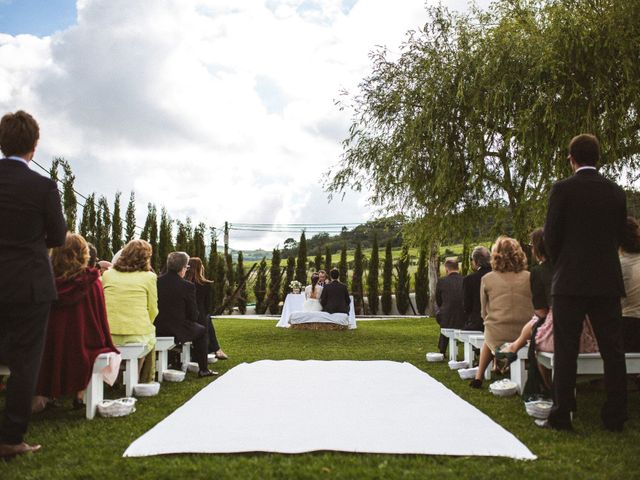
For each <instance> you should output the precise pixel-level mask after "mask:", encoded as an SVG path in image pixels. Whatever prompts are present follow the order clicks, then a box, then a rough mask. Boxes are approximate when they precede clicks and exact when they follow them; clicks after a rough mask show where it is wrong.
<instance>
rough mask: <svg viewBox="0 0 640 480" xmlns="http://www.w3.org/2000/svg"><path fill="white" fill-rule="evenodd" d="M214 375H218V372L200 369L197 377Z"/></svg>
mask: <svg viewBox="0 0 640 480" xmlns="http://www.w3.org/2000/svg"><path fill="white" fill-rule="evenodd" d="M214 375H218V372H214V371H213V370H200V371H199V372H198V377H199V378H203V377H213V376H214Z"/></svg>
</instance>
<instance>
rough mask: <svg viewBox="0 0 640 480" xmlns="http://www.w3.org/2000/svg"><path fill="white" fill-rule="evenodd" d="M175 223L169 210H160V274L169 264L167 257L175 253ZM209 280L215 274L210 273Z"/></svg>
mask: <svg viewBox="0 0 640 480" xmlns="http://www.w3.org/2000/svg"><path fill="white" fill-rule="evenodd" d="M172 225H173V221H172V220H171V218H170V217H169V214H168V213H167V209H166V208H164V207H162V209H161V210H160V231H159V232H158V267H159V270H158V271H159V272H161V271H163V270H164V267H165V265H166V264H167V257H168V256H169V253H171V252H172V251H173V241H172V233H171V228H172ZM207 273H208V277H207V278H213V277H214V272H212V271H208V272H207Z"/></svg>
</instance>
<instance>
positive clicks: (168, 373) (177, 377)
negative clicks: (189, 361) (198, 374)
mask: <svg viewBox="0 0 640 480" xmlns="http://www.w3.org/2000/svg"><path fill="white" fill-rule="evenodd" d="M185 375H186V374H185V372H183V371H182V370H165V371H164V372H163V374H162V378H163V379H164V380H166V381H167V382H181V381H183V380H184V377H185Z"/></svg>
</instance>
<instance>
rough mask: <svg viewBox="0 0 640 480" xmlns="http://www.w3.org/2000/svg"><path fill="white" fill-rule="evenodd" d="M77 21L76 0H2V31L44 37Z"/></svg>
mask: <svg viewBox="0 0 640 480" xmlns="http://www.w3.org/2000/svg"><path fill="white" fill-rule="evenodd" d="M75 23H76V2H75V0H0V32H1V33H8V34H9V35H19V34H23V33H28V34H31V35H37V36H39V37H44V36H47V35H51V34H52V33H54V32H56V31H58V30H64V29H65V28H68V27H70V26H71V25H75Z"/></svg>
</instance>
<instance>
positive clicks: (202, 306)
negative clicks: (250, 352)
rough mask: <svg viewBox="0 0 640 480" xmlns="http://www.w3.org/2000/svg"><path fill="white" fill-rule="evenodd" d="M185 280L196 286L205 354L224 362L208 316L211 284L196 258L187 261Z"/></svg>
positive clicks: (224, 354) (223, 355)
mask: <svg viewBox="0 0 640 480" xmlns="http://www.w3.org/2000/svg"><path fill="white" fill-rule="evenodd" d="M184 278H185V280H188V281H189V282H191V283H193V284H194V285H195V286H196V304H197V305H198V323H199V324H200V325H202V326H203V327H205V328H206V329H207V353H213V354H215V356H216V358H218V359H220V360H226V359H228V358H229V357H228V356H227V354H226V353H224V352H223V351H222V349H221V348H220V344H219V343H218V338H217V336H216V330H215V329H214V328H213V322H212V321H211V317H210V316H209V314H210V312H211V284H212V283H213V281H211V280H207V279H206V278H205V276H204V265H203V264H202V260H200V258H198V257H191V258H190V259H189V268H188V269H187V273H186V275H185V276H184Z"/></svg>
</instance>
